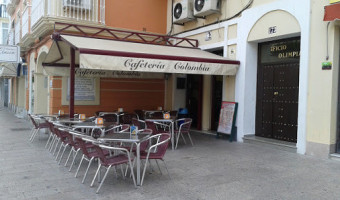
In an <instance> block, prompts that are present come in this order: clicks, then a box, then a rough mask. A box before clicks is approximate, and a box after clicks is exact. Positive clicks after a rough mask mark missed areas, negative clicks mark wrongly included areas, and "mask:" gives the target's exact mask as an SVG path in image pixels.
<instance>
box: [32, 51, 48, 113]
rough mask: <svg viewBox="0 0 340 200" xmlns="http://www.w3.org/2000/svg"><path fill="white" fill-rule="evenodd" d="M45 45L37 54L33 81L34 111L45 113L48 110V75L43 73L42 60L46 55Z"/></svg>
mask: <svg viewBox="0 0 340 200" xmlns="http://www.w3.org/2000/svg"><path fill="white" fill-rule="evenodd" d="M47 52H48V49H47V47H45V46H44V47H42V48H41V49H40V51H39V54H38V59H37V63H36V67H35V73H34V77H32V78H33V79H34V81H33V87H34V89H33V90H34V113H44V114H47V113H48V111H49V92H48V76H46V75H45V74H44V69H43V66H42V62H43V61H44V60H45V58H46V56H47Z"/></svg>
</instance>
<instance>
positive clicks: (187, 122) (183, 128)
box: [179, 118, 192, 132]
mask: <svg viewBox="0 0 340 200" xmlns="http://www.w3.org/2000/svg"><path fill="white" fill-rule="evenodd" d="M183 120H184V122H183V123H182V124H181V125H180V127H179V130H180V131H181V132H189V131H190V128H191V123H192V119H190V118H184V119H183Z"/></svg>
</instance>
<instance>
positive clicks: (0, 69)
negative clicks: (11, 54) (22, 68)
mask: <svg viewBox="0 0 340 200" xmlns="http://www.w3.org/2000/svg"><path fill="white" fill-rule="evenodd" d="M17 66H18V64H17V63H1V64H0V78H12V77H16V76H17Z"/></svg>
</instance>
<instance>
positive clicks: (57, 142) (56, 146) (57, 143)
mask: <svg viewBox="0 0 340 200" xmlns="http://www.w3.org/2000/svg"><path fill="white" fill-rule="evenodd" d="M59 142H60V138H59V137H58V138H57V141H56V144H55V147H54V151H53V154H52V155H54V154H55V153H56V152H57V148H58V145H59Z"/></svg>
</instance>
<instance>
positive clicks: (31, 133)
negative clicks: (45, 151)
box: [28, 127, 35, 141]
mask: <svg viewBox="0 0 340 200" xmlns="http://www.w3.org/2000/svg"><path fill="white" fill-rule="evenodd" d="M34 131H35V127H33V128H32V129H31V131H30V133H29V136H30V137H29V139H28V140H29V141H31V138H32V135H33V133H34Z"/></svg>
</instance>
